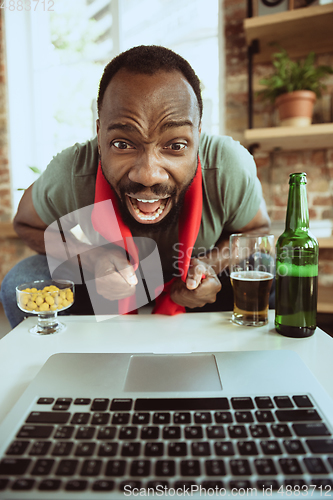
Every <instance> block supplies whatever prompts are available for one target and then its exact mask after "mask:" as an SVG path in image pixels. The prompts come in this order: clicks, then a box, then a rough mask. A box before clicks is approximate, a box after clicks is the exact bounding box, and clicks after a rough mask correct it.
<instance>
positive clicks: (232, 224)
mask: <svg viewBox="0 0 333 500" xmlns="http://www.w3.org/2000/svg"><path fill="white" fill-rule="evenodd" d="M98 115H99V117H98V120H97V140H93V141H88V142H87V143H85V144H84V145H76V146H74V147H73V148H69V149H67V150H65V151H64V152H62V153H61V154H60V155H58V156H57V157H55V158H54V159H53V160H52V161H51V163H50V165H49V166H48V168H47V170H46V171H45V172H44V173H43V174H42V176H41V177H40V178H39V179H38V180H37V181H36V182H35V183H34V184H33V185H32V186H30V187H29V188H28V189H27V190H26V191H25V193H24V195H23V197H22V200H21V203H20V206H19V209H18V212H17V215H16V217H15V220H14V227H15V230H16V231H17V233H18V235H19V236H20V237H21V238H22V239H23V240H24V241H25V242H26V243H27V244H28V245H29V246H30V247H31V248H32V249H34V250H35V251H36V252H38V254H40V255H38V256H36V257H32V258H30V260H29V261H22V262H21V263H19V264H18V265H17V266H16V267H15V268H14V269H13V270H12V271H11V272H10V273H9V275H8V276H7V277H6V278H5V280H4V283H3V286H2V292H1V293H2V301H3V303H4V307H5V311H6V314H7V316H8V317H9V319H10V322H11V324H12V326H14V325H15V324H16V323H17V322H18V321H19V320H20V319H21V318H20V317H19V316H18V315H19V314H20V313H19V312H18V311H16V310H15V311H14V306H13V302H14V300H15V299H14V295H13V292H14V291H13V287H14V284H15V283H14V282H16V285H17V284H19V283H22V282H27V281H29V280H30V279H41V278H42V277H44V276H47V275H48V271H47V266H46V259H45V257H44V254H45V244H44V232H45V230H46V228H47V227H48V226H49V225H50V224H51V223H52V222H53V221H55V220H57V219H59V218H60V217H63V216H65V215H66V214H70V213H74V212H75V211H78V210H80V209H82V208H83V207H87V206H93V204H94V202H95V205H96V203H97V201H99V199H98V198H97V193H98V190H99V188H100V186H101V185H102V184H103V183H104V185H103V186H104V187H103V189H104V190H107V189H109V190H110V197H113V199H114V201H115V204H116V205H117V210H118V209H119V215H118V219H121V224H124V226H125V227H126V228H129V230H130V232H131V234H132V235H133V237H149V238H152V239H153V240H154V241H155V242H156V244H157V247H158V250H159V253H160V256H161V262H162V268H163V274H164V281H165V282H170V286H169V288H168V291H167V293H168V296H169V298H170V300H171V303H172V304H177V305H178V306H180V307H184V308H190V309H191V310H197V309H196V308H201V307H203V306H205V304H212V303H214V302H215V301H216V296H217V294H218V292H219V291H220V289H221V283H220V280H219V278H218V275H219V274H220V273H221V272H222V271H223V270H224V269H225V268H226V267H227V265H228V251H227V249H228V234H230V233H232V232H248V231H256V232H263V233H266V232H267V231H268V230H269V218H268V215H267V212H266V208H265V203H264V201H263V199H262V192H261V186H260V182H259V180H258V179H257V177H256V168H255V164H254V161H253V159H252V157H251V156H250V155H249V154H248V152H247V151H246V150H245V149H244V148H242V146H240V145H239V143H236V142H234V141H233V140H232V139H231V138H227V137H224V138H222V137H208V136H207V135H205V134H201V116H202V99H201V94H200V84H199V80H198V78H197V76H196V75H195V73H194V71H193V70H192V68H191V67H190V65H189V64H188V63H187V61H185V60H184V59H183V58H181V57H180V56H178V55H177V54H175V53H173V52H172V51H170V50H168V49H165V48H163V47H155V46H141V47H136V48H133V49H130V50H129V51H127V52H125V53H123V54H120V55H119V56H117V57H116V58H115V59H113V60H112V61H111V62H110V63H109V64H108V65H107V66H106V68H105V70H104V74H103V77H102V79H101V82H100V88H99V95H98ZM99 160H100V165H99ZM201 175H202V182H201ZM199 176H200V177H199ZM96 179H97V180H96ZM199 184H200V186H199ZM194 189H195V190H197V191H196V192H195V197H194V198H193V196H192V201H191V203H192V205H191V206H190V207H189V206H188V203H189V202H188V200H189V199H190V194H189V193H191V194H193V192H194ZM198 190H200V191H198ZM198 193H199V194H198ZM193 199H194V200H195V201H194V202H193ZM201 199H202V209H201V205H200V218H199V224H198V228H197V230H196V233H195V234H196V237H195V238H194V240H193V245H192V246H193V248H192V246H191V245H189V248H185V247H180V246H179V242H180V241H181V240H182V238H183V237H184V232H185V233H186V231H187V229H186V228H184V227H183V228H182V233H183V234H180V231H179V227H180V224H178V222H179V221H180V222H182V221H183V220H184V213H185V212H186V210H187V219H186V224H189V225H191V224H192V223H193V220H192V219H193V217H191V213H192V210H193V213H194V211H195V209H197V208H198V207H197V203H199V201H200V203H201ZM189 208H190V210H189ZM79 222H80V226H81V229H82V231H83V233H84V235H85V236H86V238H87V239H88V240H89V242H90V243H93V244H95V245H96V242H97V240H98V234H97V239H96V241H95V242H94V241H92V240H94V238H96V233H100V234H102V236H105V235H104V234H103V228H108V227H109V225H110V221H109V220H106V219H105V218H104V217H99V218H98V217H97V218H96V217H95V224H94V221H93V219H91V218H90V217H82V220H80V221H79ZM194 222H195V221H194ZM99 223H100V224H99ZM76 224H77V220H75V222H73V224H72V225H73V226H74V225H76ZM98 224H99V229H97V231H96V225H98ZM69 226H70V223H69ZM178 226H179V227H178ZM186 236H187V235H186V234H185V237H186ZM68 238H69V239H70V238H75V237H74V236H72V235H70V236H68V235H67V234H66V240H67V242H68ZM106 239H108V237H106ZM104 241H105V240H104ZM109 241H110V239H109ZM177 245H178V246H177ZM97 246H98V244H97ZM76 248H77V249H78V252H77V253H80V255H81V264H82V265H83V266H84V268H85V270H86V271H89V272H91V273H92V275H93V274H95V276H96V277H98V278H100V279H98V280H96V289H97V293H98V294H99V296H101V297H104V298H106V299H107V300H109V301H110V300H116V301H118V300H121V299H126V298H128V297H132V296H133V295H135V292H136V286H137V283H138V280H137V275H136V273H135V266H134V265H129V263H128V260H127V257H126V254H124V252H123V251H120V248H119V249H117V247H113V250H112V251H111V252H105V249H104V248H102V247H101V248H96V247H95V248H94V252H89V251H88V249H89V245H87V244H86V243H82V242H81V243H78V242H76ZM90 248H91V247H90ZM189 250H190V257H192V258H191V260H190V263H189V264H190V265H189V267H188V269H186V276H181V275H180V274H177V270H179V266H178V268H177V264H178V262H179V261H180V260H181V259H180V257H181V252H183V253H184V251H185V252H188V251H189ZM36 266H37V269H36ZM183 271H184V268H183ZM182 278H183V279H182ZM170 280H171V281H170ZM14 288H15V287H14ZM76 302H78V301H76ZM77 305H78V304H77ZM15 307H16V305H15ZM219 308H220V309H223V304H219ZM69 312H70V310H69ZM86 312H87V309H86V308H85V306H84V307H83V312H82V311H81V313H86Z"/></svg>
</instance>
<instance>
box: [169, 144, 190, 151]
mask: <svg viewBox="0 0 333 500" xmlns="http://www.w3.org/2000/svg"><path fill="white" fill-rule="evenodd" d="M186 147H187V146H186V144H183V143H182V142H173V143H172V144H169V146H166V149H171V150H172V151H181V150H182V149H185V148H186Z"/></svg>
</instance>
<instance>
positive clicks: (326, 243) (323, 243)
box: [317, 237, 333, 312]
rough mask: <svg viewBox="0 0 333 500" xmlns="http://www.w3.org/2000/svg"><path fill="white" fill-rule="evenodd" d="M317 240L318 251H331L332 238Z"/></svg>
mask: <svg viewBox="0 0 333 500" xmlns="http://www.w3.org/2000/svg"><path fill="white" fill-rule="evenodd" d="M317 239H318V243H319V250H320V249H321V248H332V249H333V237H328V238H317ZM332 312H333V311H332Z"/></svg>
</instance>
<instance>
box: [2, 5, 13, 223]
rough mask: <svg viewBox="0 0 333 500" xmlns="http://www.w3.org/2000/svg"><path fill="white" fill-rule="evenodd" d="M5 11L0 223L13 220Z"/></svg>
mask: <svg viewBox="0 0 333 500" xmlns="http://www.w3.org/2000/svg"><path fill="white" fill-rule="evenodd" d="M3 21H4V20H3V10H2V9H0V221H2V222H7V221H10V220H11V195H10V174H9V166H8V136H7V102H6V101H7V99H6V97H7V92H6V75H5V73H6V66H5V47H4V23H3Z"/></svg>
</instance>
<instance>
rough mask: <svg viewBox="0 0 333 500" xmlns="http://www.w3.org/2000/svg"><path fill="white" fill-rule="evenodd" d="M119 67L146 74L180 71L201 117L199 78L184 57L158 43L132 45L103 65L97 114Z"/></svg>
mask: <svg viewBox="0 0 333 500" xmlns="http://www.w3.org/2000/svg"><path fill="white" fill-rule="evenodd" d="M121 68H125V69H127V70H128V71H130V72H133V73H144V74H147V75H154V74H155V73H156V72H157V71H159V70H164V71H180V72H181V73H182V74H183V75H184V76H185V78H186V80H187V81H188V83H189V84H190V85H191V87H192V88H193V90H194V93H195V95H196V97H197V100H198V106H199V114H200V119H201V117H202V108H203V106H202V97H201V90H200V80H199V78H198V77H197V75H196V74H195V72H194V70H193V68H192V67H191V65H190V64H189V63H188V62H187V61H186V59H184V58H183V57H181V56H180V55H179V54H176V53H175V52H173V51H172V50H170V49H167V48H165V47H161V46H158V45H140V46H138V47H133V48H132V49H129V50H127V51H126V52H122V53H121V54H119V55H118V56H116V57H115V58H114V59H112V60H111V61H110V62H109V63H108V64H107V65H106V66H105V68H104V72H103V75H102V78H101V81H100V84H99V89H98V97H97V109H98V114H100V112H101V109H102V103H103V97H104V94H105V91H106V89H107V87H108V85H109V83H110V81H111V80H112V78H113V77H114V75H115V74H116V73H117V72H118V71H119V70H120V69H121Z"/></svg>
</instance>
